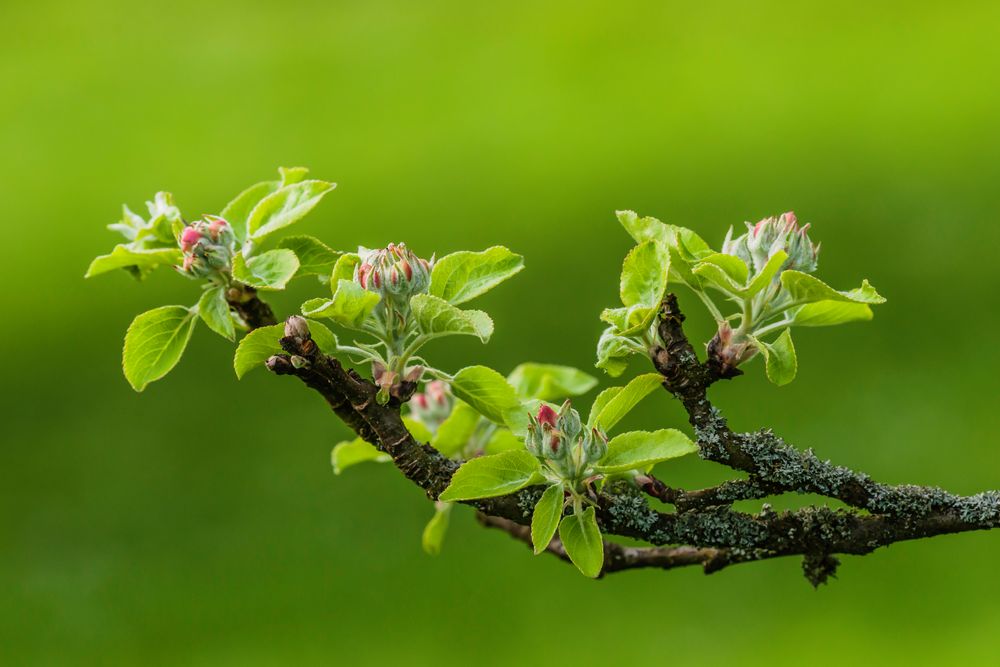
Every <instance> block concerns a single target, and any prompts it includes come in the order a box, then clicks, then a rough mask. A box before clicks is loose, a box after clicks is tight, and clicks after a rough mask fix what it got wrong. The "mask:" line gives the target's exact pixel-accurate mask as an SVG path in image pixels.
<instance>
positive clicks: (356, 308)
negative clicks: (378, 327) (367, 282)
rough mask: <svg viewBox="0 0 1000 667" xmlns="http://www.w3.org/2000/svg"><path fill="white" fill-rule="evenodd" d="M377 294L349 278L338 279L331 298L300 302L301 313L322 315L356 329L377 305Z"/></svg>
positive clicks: (309, 315) (313, 315)
mask: <svg viewBox="0 0 1000 667" xmlns="http://www.w3.org/2000/svg"><path fill="white" fill-rule="evenodd" d="M378 302H379V295H378V294H376V293H375V292H369V291H368V290H366V289H365V288H364V287H362V286H361V285H359V284H357V283H356V282H353V281H351V280H338V281H337V290H336V291H335V292H334V293H333V298H331V299H329V300H327V299H310V300H309V301H306V302H305V303H304V304H302V314H303V315H306V316H307V317H323V318H327V319H331V320H333V321H334V322H336V323H337V324H339V325H341V326H344V327H347V328H349V329H358V328H360V327H361V325H362V324H364V322H365V320H366V319H368V316H369V315H371V314H372V311H373V310H375V306H377V305H378Z"/></svg>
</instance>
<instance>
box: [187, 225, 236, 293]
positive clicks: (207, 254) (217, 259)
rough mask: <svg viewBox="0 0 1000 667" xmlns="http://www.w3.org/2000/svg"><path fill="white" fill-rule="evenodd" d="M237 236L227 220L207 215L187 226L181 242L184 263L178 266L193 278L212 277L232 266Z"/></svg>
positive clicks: (228, 269)
mask: <svg viewBox="0 0 1000 667" xmlns="http://www.w3.org/2000/svg"><path fill="white" fill-rule="evenodd" d="M235 242H236V235H235V234H233V229H232V227H230V226H229V223H228V222H226V221H225V220H224V219H222V218H220V217H218V216H214V215H207V216H205V218H204V219H202V220H198V221H196V222H193V223H191V224H190V225H188V226H186V227H184V229H183V230H181V233H180V238H178V240H177V243H178V245H179V246H180V248H181V251H182V252H183V253H184V262H183V264H182V265H181V266H178V267H176V268H177V270H178V271H180V272H181V273H183V274H185V275H186V276H188V277H190V278H208V277H210V276H212V275H214V274H218V273H221V272H224V271H230V270H231V269H232V260H233V252H234V251H233V246H234V244H235Z"/></svg>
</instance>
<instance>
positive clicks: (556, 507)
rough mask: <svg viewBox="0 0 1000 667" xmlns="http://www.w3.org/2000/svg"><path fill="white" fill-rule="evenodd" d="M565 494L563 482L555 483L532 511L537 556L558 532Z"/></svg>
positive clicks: (532, 535)
mask: <svg viewBox="0 0 1000 667" xmlns="http://www.w3.org/2000/svg"><path fill="white" fill-rule="evenodd" d="M564 495H565V494H564V491H563V487H562V484H553V485H552V486H550V487H549V488H547V489H545V493H543V494H542V497H541V498H539V499H538V502H537V503H536V504H535V511H534V512H532V513H531V544H532V546H533V547H534V549H535V555H536V556H537V555H538V554H540V553H542V552H543V551H545V548H546V547H547V546H549V542H551V541H552V537H553V536H554V535H555V534H556V528H558V527H559V519H561V518H562V514H563V497H564Z"/></svg>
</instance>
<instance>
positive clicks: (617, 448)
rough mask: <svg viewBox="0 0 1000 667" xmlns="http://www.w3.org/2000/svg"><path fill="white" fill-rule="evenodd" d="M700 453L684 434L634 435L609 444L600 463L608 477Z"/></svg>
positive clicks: (638, 433) (602, 470) (626, 434)
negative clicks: (608, 474) (610, 474)
mask: <svg viewBox="0 0 1000 667" xmlns="http://www.w3.org/2000/svg"><path fill="white" fill-rule="evenodd" d="M696 451H698V446H697V445H696V444H695V443H693V442H691V439H690V438H688V437H687V436H686V435H684V434H683V433H681V432H680V431H678V430H676V429H672V428H665V429H662V430H659V431H652V432H650V431H630V432H629V433H622V434H621V435H616V436H615V437H614V438H612V439H611V441H610V442H609V443H608V453H607V454H605V455H604V458H602V459H601V460H600V461H598V463H597V470H598V471H600V472H605V473H616V472H625V471H627V470H644V469H646V468H647V467H648V466H651V465H655V464H657V463H659V462H660V461H666V460H667V459H675V458H677V457H679V456H684V455H685V454H690V453H692V452H696Z"/></svg>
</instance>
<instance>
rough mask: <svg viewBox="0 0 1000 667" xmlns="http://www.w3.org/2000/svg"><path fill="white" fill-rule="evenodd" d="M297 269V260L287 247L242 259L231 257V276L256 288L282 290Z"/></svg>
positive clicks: (236, 256) (239, 256) (240, 256)
mask: <svg viewBox="0 0 1000 667" xmlns="http://www.w3.org/2000/svg"><path fill="white" fill-rule="evenodd" d="M298 270H299V260H298V258H297V257H296V256H295V253H294V252H292V251H291V250H288V249H287V248H282V249H279V250H268V251H267V252H264V253H261V254H259V255H254V256H253V257H251V258H250V259H247V260H244V259H243V255H242V254H241V253H237V254H236V255H235V256H234V257H233V278H235V279H236V280H238V281H240V282H241V283H245V284H247V285H250V286H251V287H256V288H258V289H270V290H282V289H285V285H287V284H288V281H289V280H291V279H292V276H294V275H295V272H296V271H298Z"/></svg>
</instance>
